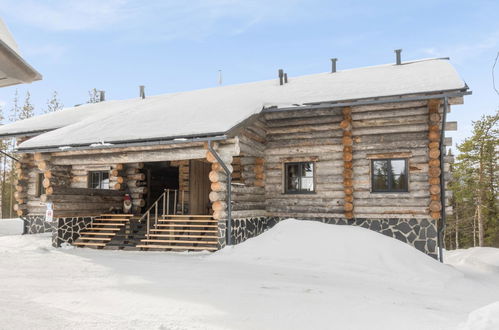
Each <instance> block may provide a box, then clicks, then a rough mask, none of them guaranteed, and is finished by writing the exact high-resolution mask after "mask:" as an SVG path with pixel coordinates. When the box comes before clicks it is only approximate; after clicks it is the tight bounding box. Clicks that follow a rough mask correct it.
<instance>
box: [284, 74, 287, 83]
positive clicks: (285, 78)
mask: <svg viewBox="0 0 499 330" xmlns="http://www.w3.org/2000/svg"><path fill="white" fill-rule="evenodd" d="M284 83H285V84H287V83H288V74H287V73H285V74H284Z"/></svg>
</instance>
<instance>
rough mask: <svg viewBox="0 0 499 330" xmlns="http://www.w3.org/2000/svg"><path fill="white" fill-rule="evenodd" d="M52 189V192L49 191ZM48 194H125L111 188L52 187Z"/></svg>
mask: <svg viewBox="0 0 499 330" xmlns="http://www.w3.org/2000/svg"><path fill="white" fill-rule="evenodd" d="M49 190H50V192H49ZM46 193H47V195H86V196H123V194H124V192H121V191H116V190H111V189H91V188H69V187H50V189H47V191H46Z"/></svg>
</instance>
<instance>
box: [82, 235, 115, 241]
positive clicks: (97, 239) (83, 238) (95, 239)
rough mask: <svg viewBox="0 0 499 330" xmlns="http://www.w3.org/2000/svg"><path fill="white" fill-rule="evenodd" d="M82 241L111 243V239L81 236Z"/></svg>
mask: <svg viewBox="0 0 499 330" xmlns="http://www.w3.org/2000/svg"><path fill="white" fill-rule="evenodd" d="M80 239H81V240H89V241H110V240H111V237H83V236H80Z"/></svg>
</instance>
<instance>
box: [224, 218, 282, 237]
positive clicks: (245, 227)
mask: <svg viewBox="0 0 499 330" xmlns="http://www.w3.org/2000/svg"><path fill="white" fill-rule="evenodd" d="M279 220H280V219H279V218H277V217H257V218H244V219H233V220H232V244H239V243H242V242H244V241H245V240H247V239H248V238H252V237H255V236H258V235H260V234H261V233H263V232H264V231H266V230H267V229H270V228H272V227H274V225H275V224H276V223H278V222H279Z"/></svg>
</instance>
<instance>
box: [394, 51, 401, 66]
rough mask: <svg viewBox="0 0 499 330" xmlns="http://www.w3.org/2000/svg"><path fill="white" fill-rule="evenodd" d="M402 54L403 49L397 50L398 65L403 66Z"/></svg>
mask: <svg viewBox="0 0 499 330" xmlns="http://www.w3.org/2000/svg"><path fill="white" fill-rule="evenodd" d="M400 53H402V49H395V54H396V56H397V65H400V64H402V58H401V56H400Z"/></svg>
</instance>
